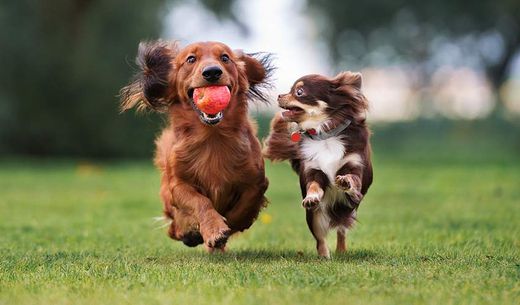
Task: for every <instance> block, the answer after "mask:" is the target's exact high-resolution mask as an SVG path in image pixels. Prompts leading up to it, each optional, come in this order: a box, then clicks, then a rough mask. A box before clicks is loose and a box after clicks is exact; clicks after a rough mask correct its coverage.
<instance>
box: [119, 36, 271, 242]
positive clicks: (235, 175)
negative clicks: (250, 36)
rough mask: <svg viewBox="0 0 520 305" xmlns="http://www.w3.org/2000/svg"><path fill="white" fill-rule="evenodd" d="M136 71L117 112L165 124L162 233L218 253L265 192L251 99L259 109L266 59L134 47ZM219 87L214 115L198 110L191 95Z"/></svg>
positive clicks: (216, 47)
mask: <svg viewBox="0 0 520 305" xmlns="http://www.w3.org/2000/svg"><path fill="white" fill-rule="evenodd" d="M137 62H138V64H139V67H140V69H141V71H140V72H139V74H138V75H137V76H136V78H135V80H134V81H133V82H132V83H130V84H129V85H128V86H126V87H125V88H123V89H122V91H121V108H122V110H128V109H130V108H133V107H137V108H141V109H142V108H148V109H152V110H158V111H161V112H164V113H166V114H167V116H168V118H169V124H168V126H166V127H165V129H164V130H163V132H162V134H161V135H160V136H159V137H158V138H157V140H156V146H157V148H156V154H155V164H156V166H157V167H158V168H159V170H160V171H161V191H160V194H161V198H162V201H163V207H164V215H165V216H166V217H167V218H168V219H169V220H170V224H169V229H168V234H169V236H170V237H171V238H173V239H175V240H180V241H182V242H183V243H184V244H185V245H187V246H190V247H194V246H197V245H199V244H202V243H204V244H205V246H206V248H207V250H208V251H210V252H212V251H214V250H215V249H216V250H221V251H224V249H225V246H226V242H227V240H228V237H229V236H231V235H232V234H234V233H236V232H240V231H244V230H246V229H248V228H249V227H250V226H251V225H252V224H253V222H254V221H255V219H256V218H257V216H258V213H259V212H260V209H261V208H262V207H264V206H265V205H266V202H267V200H266V198H265V197H264V193H265V191H266V189H267V186H268V180H267V178H266V177H265V171H264V160H263V158H262V153H261V146H260V142H259V141H258V139H257V138H256V136H255V134H256V126H255V124H254V122H252V121H251V119H250V118H249V116H248V104H249V102H250V101H251V100H252V99H257V100H263V101H266V102H267V97H266V95H265V93H264V91H262V87H265V86H269V83H268V79H269V76H270V75H271V73H272V71H273V67H272V66H271V59H270V56H269V54H266V53H256V54H246V53H244V52H242V51H235V50H232V49H231V48H229V47H228V46H227V45H225V44H223V43H220V42H198V43H193V44H190V45H188V46H185V47H180V46H179V45H178V44H177V43H176V42H166V41H154V42H147V43H141V44H140V45H139V52H138V56H137ZM208 86H227V87H228V88H229V91H230V94H231V100H230V102H229V105H228V106H227V108H225V109H224V110H222V111H221V112H219V113H217V114H214V115H213V114H207V113H204V112H203V111H202V110H201V109H199V108H198V107H197V106H196V105H195V103H194V101H193V94H194V90H195V89H197V88H202V87H208Z"/></svg>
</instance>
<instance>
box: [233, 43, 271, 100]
mask: <svg viewBox="0 0 520 305" xmlns="http://www.w3.org/2000/svg"><path fill="white" fill-rule="evenodd" d="M235 54H236V55H237V56H238V58H239V59H240V60H241V61H242V62H243V63H244V67H245V73H246V76H247V81H248V83H249V90H248V91H247V96H248V99H250V100H256V101H260V102H263V103H267V104H269V103H270V101H269V95H268V92H267V91H268V90H269V89H271V88H272V87H273V84H272V81H273V79H272V77H273V73H274V71H275V70H276V67H275V66H274V65H273V59H274V58H273V54H272V53H266V52H257V53H247V54H246V53H244V52H243V51H242V50H235Z"/></svg>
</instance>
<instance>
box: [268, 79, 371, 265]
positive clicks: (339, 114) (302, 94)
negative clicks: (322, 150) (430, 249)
mask: <svg viewBox="0 0 520 305" xmlns="http://www.w3.org/2000/svg"><path fill="white" fill-rule="evenodd" d="M278 102H279V104H280V106H281V107H282V108H284V109H288V110H287V111H284V113H286V114H285V115H284V117H282V115H280V114H277V115H275V117H274V118H273V120H272V122H271V133H270V135H269V137H268V138H267V140H266V141H265V148H264V151H263V152H264V156H266V157H267V158H269V159H271V160H273V161H281V160H289V161H290V162H291V165H292V167H293V169H294V170H295V171H296V172H297V173H298V174H299V176H300V186H301V191H302V198H303V201H302V205H303V206H304V207H305V208H306V209H307V223H308V226H309V229H310V231H311V233H312V234H313V235H314V237H315V238H316V241H317V250H318V253H319V255H320V256H325V257H328V256H329V253H328V248H327V246H326V240H325V237H326V233H327V232H326V231H327V230H328V229H322V225H319V224H318V222H319V221H321V220H320V219H323V218H321V217H322V215H326V217H325V218H324V219H327V221H328V225H327V226H328V228H337V229H338V233H337V240H338V241H337V251H339V252H343V251H345V250H346V244H345V238H346V234H345V230H346V229H347V228H349V227H350V226H351V225H352V224H353V222H354V220H355V211H356V210H357V207H358V206H359V204H360V202H361V200H362V199H363V197H364V195H365V194H366V192H367V191H368V188H369V186H370V184H371V183H372V164H371V160H370V155H371V150H370V143H369V137H370V131H369V129H368V127H367V125H366V123H365V112H366V110H367V108H368V101H367V100H366V98H365V97H364V95H363V94H362V92H361V75H360V74H359V73H352V72H343V73H340V74H338V75H337V76H336V77H334V78H332V79H330V78H327V77H324V76H321V75H307V76H304V77H302V78H300V79H298V80H297V81H296V82H295V83H294V85H293V87H292V88H291V91H290V92H289V93H287V94H281V95H279V97H278ZM347 120H349V121H351V123H350V125H349V126H348V127H347V128H346V129H344V130H343V131H341V132H340V133H339V134H338V135H336V136H334V138H335V139H337V141H340V143H341V144H342V145H343V147H344V151H345V153H344V155H343V158H347V157H349V156H355V157H356V158H359V162H355V161H347V162H345V163H344V164H343V165H342V166H341V167H339V168H335V176H334V177H333V179H332V181H331V179H330V178H329V176H327V174H326V173H325V172H324V171H322V169H321V168H316V167H315V166H316V165H315V164H316V159H314V157H313V159H309V157H308V156H306V155H305V152H304V151H303V150H302V147H303V144H302V143H303V141H311V142H306V143H315V142H316V140H311V139H310V137H309V136H308V137H307V138H306V139H304V140H301V141H300V142H298V143H295V142H292V141H291V140H290V138H289V129H290V128H289V126H290V125H291V124H297V125H298V126H299V128H300V129H304V130H309V129H310V128H309V127H305V126H314V127H311V128H314V129H317V130H319V132H322V131H325V132H330V131H332V130H335V128H337V127H338V126H341V125H342V124H343V123H344V122H346V121H347ZM313 145H314V144H313ZM317 158H318V159H319V158H320V155H319V154H318V156H317ZM313 162H314V163H313ZM332 188H336V189H339V190H341V191H343V192H344V193H345V196H346V200H347V202H343V201H336V202H335V203H332V204H331V203H327V204H328V205H323V204H322V202H321V201H322V200H323V198H324V197H325V195H323V194H324V192H325V194H326V192H329V191H330V190H331V189H332Z"/></svg>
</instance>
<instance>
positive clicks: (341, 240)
mask: <svg viewBox="0 0 520 305" xmlns="http://www.w3.org/2000/svg"><path fill="white" fill-rule="evenodd" d="M337 234H338V235H337V241H336V252H338V253H343V252H345V251H347V244H346V242H345V239H346V236H347V229H346V228H345V227H343V226H340V227H338V233H337Z"/></svg>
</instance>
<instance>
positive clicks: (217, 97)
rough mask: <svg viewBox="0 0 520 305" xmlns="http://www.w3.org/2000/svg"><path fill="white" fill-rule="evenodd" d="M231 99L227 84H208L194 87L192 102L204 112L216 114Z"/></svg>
mask: <svg viewBox="0 0 520 305" xmlns="http://www.w3.org/2000/svg"><path fill="white" fill-rule="evenodd" d="M230 100H231V93H230V92H229V88H228V87H227V86H208V87H200V88H195V90H194V91H193V102H194V103H195V106H197V108H198V109H199V110H200V111H202V112H204V113H205V114H211V115H216V114H218V113H219V112H221V111H222V110H224V109H225V108H226V107H227V106H228V104H229V101H230Z"/></svg>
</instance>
